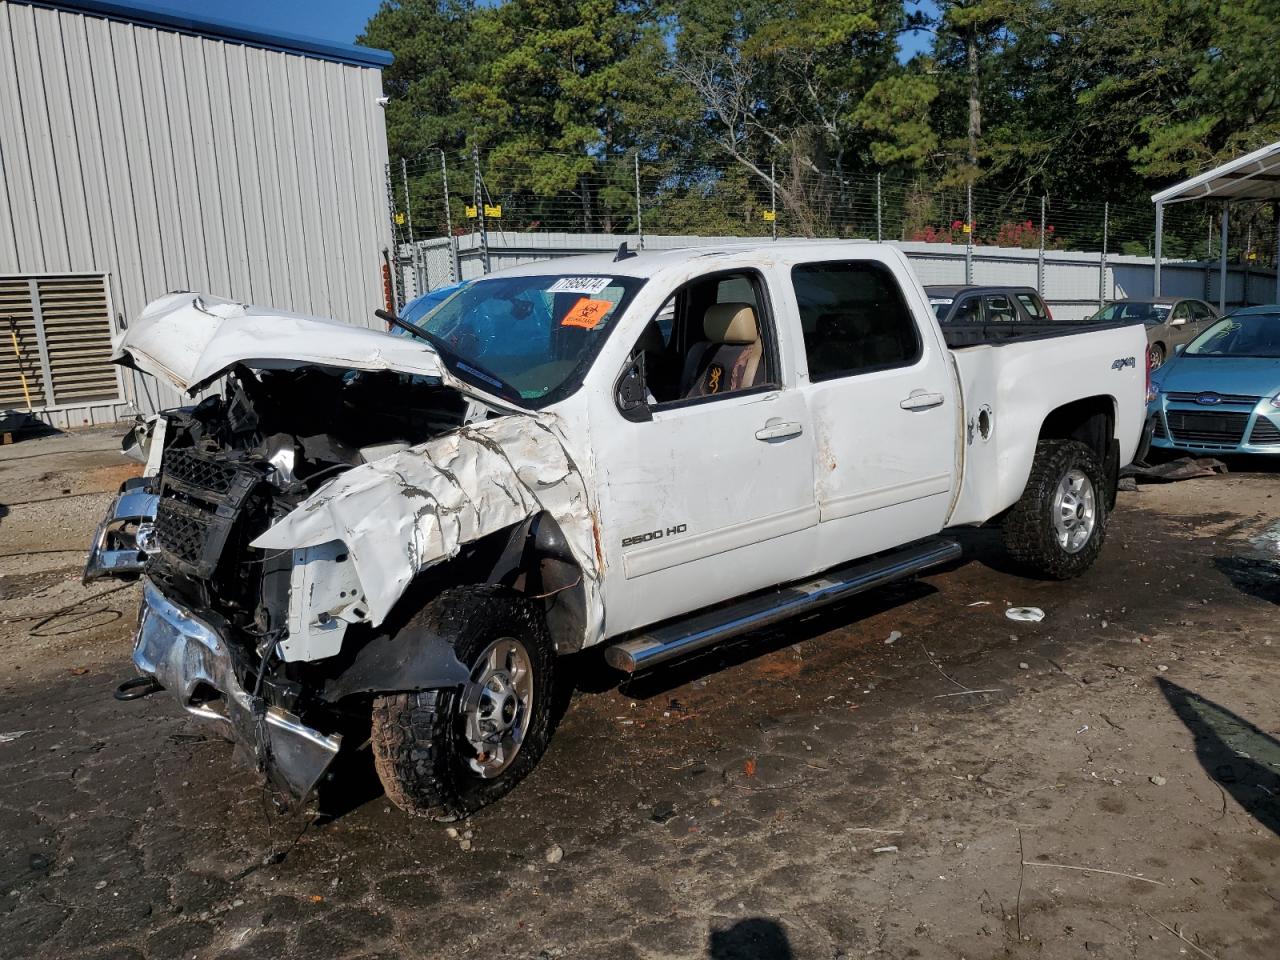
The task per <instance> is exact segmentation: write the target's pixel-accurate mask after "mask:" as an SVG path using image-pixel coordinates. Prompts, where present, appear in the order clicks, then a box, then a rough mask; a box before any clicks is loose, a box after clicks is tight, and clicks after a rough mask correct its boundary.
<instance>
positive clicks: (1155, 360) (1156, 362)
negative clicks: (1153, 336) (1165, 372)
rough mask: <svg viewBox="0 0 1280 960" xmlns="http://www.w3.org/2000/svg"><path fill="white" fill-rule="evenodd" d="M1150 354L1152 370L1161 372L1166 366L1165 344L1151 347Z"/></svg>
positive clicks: (1154, 344)
mask: <svg viewBox="0 0 1280 960" xmlns="http://www.w3.org/2000/svg"><path fill="white" fill-rule="evenodd" d="M1150 354H1151V369H1152V370H1159V369H1160V368H1161V367H1163V366H1164V361H1165V357H1166V355H1167V354H1166V351H1165V349H1164V344H1163V343H1153V344H1152V345H1151V350H1150Z"/></svg>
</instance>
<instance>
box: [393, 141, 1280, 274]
mask: <svg viewBox="0 0 1280 960" xmlns="http://www.w3.org/2000/svg"><path fill="white" fill-rule="evenodd" d="M759 169H760V170H761V171H763V172H764V173H765V174H767V175H766V176H763V177H762V176H761V175H759V174H758V173H756V172H753V171H751V170H748V169H746V168H745V167H743V166H740V165H732V164H715V163H707V162H697V161H692V160H687V159H672V160H654V159H646V158H644V157H637V156H635V155H634V154H632V155H626V156H616V157H611V158H607V159H599V158H593V157H582V156H564V155H557V154H543V155H539V156H538V157H536V158H532V159H529V158H522V159H519V160H512V159H504V158H502V157H500V156H488V155H485V154H478V155H473V154H449V153H445V152H441V151H437V152H435V153H433V154H432V153H429V154H426V155H423V156H418V157H414V158H406V159H403V160H397V161H393V162H392V163H391V164H390V165H389V169H388V187H389V193H390V197H391V204H392V208H393V220H394V224H395V236H396V240H397V242H398V243H404V242H408V241H409V240H411V239H424V238H427V237H442V236H447V235H449V234H451V233H452V234H454V235H460V234H465V233H470V232H474V231H476V230H478V229H479V227H480V225H481V224H482V223H483V225H484V227H485V229H486V230H487V231H488V232H489V233H496V234H520V233H537V232H548V231H556V232H564V233H612V234H618V235H620V236H627V235H632V236H639V235H642V234H645V233H648V234H671V235H699V236H742V237H752V236H759V237H774V236H776V237H842V238H855V237H857V238H870V239H883V240H899V241H917V242H926V243H927V242H938V243H960V244H972V245H974V246H998V247H1021V248H1030V249H1034V248H1038V247H1039V246H1041V245H1042V244H1043V246H1044V247H1045V249H1047V250H1072V251H1091V252H1103V253H1106V254H1131V255H1138V256H1150V255H1152V253H1153V252H1154V240H1155V219H1154V208H1153V206H1152V204H1151V202H1150V201H1149V199H1147V198H1134V199H1130V200H1124V201H1120V202H1106V201H1102V200H1098V201H1090V202H1080V201H1065V200H1061V199H1058V198H1055V197H1052V196H1049V197H1039V196H1035V195H1028V194H1014V193H1004V192H999V191H995V190H991V189H989V188H986V187H983V186H981V185H979V186H976V187H974V188H972V189H971V190H967V189H966V188H965V187H963V186H956V185H950V184H945V183H935V182H931V181H929V180H928V179H927V178H924V177H906V176H902V175H894V174H876V173H847V174H835V173H815V172H813V171H810V170H793V169H787V170H783V169H780V168H774V167H770V166H769V165H767V164H765V165H760V166H759ZM477 183H478V184H479V190H477V188H476V184H477ZM1240 207H1241V209H1240V210H1239V211H1236V210H1235V209H1234V208H1233V212H1232V214H1231V228H1230V231H1229V238H1228V239H1229V247H1230V250H1229V258H1230V259H1231V261H1232V262H1237V263H1238V262H1251V263H1254V264H1255V265H1258V266H1264V265H1271V266H1274V263H1275V251H1276V235H1275V220H1274V217H1273V216H1270V215H1268V214H1267V213H1266V212H1264V211H1262V210H1260V209H1256V205H1255V206H1253V207H1250V206H1248V205H1240ZM1217 213H1218V211H1217V209H1216V208H1210V207H1207V206H1203V205H1200V204H1180V205H1175V206H1171V207H1168V208H1166V212H1165V222H1164V242H1163V253H1164V255H1165V256H1166V257H1168V258H1170V259H1216V258H1217V256H1218V247H1217V244H1218V236H1219V235H1218V233H1217V231H1218V226H1217Z"/></svg>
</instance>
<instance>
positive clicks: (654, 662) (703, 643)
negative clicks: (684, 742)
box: [604, 538, 961, 673]
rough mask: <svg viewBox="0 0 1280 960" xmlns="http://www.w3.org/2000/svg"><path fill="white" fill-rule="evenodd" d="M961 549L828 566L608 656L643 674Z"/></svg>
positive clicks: (926, 544) (925, 547) (918, 546)
mask: <svg viewBox="0 0 1280 960" xmlns="http://www.w3.org/2000/svg"><path fill="white" fill-rule="evenodd" d="M960 553H961V550H960V544H958V543H956V542H955V541H954V540H945V539H942V538H934V539H929V540H922V541H919V542H917V543H915V544H912V545H911V546H909V547H904V548H902V549H900V550H895V551H893V552H892V553H885V554H880V555H879V556H876V557H870V558H867V559H864V560H859V561H857V562H855V563H851V564H847V565H846V566H843V567H837V568H836V569H834V570H828V571H827V572H826V573H824V574H823V575H821V576H819V577H816V578H815V579H813V580H809V581H806V582H804V583H798V584H792V585H791V586H786V587H779V588H778V589H776V590H770V591H767V592H765V593H758V594H754V595H753V596H750V597H748V598H747V599H745V600H739V601H737V602H735V603H732V604H730V605H728V606H723V607H715V608H713V609H711V610H708V611H706V612H703V613H696V614H694V615H693V616H691V617H688V618H686V619H683V620H678V621H675V622H670V623H666V624H662V625H660V626H658V627H654V628H651V629H650V630H649V631H647V632H646V633H643V634H641V635H640V636H637V637H633V638H632V639H630V640H624V641H623V642H621V643H617V644H614V645H613V646H610V647H608V648H606V649H605V652H604V658H605V660H606V661H607V662H608V664H609V666H611V667H613V668H615V669H617V670H622V671H624V672H626V673H638V672H639V671H641V670H647V669H649V668H650V667H656V666H658V665H659V664H662V663H666V662H667V661H669V660H674V659H676V658H677V657H683V656H687V655H688V654H691V653H695V652H697V651H699V650H705V649H706V648H707V647H710V646H714V645H715V644H717V643H720V642H721V641H723V640H728V639H729V638H731V637H736V636H739V635H741V634H744V633H747V632H749V631H751V630H758V629H760V628H761V627H766V626H769V625H770V624H773V623H777V622H778V621H780V620H785V619H787V618H788V617H792V616H795V615H796V614H798V613H801V612H808V611H810V610H813V609H816V608H817V607H821V606H825V605H826V604H829V603H835V602H836V601H837V600H844V599H846V598H847V597H852V596H853V595H855V594H858V593H862V592H864V591H866V590H872V589H874V588H876V587H879V586H883V585H885V584H887V583H892V582H893V581H895V580H902V579H904V578H906V577H910V576H912V575H914V574H917V573H920V572H921V571H922V570H927V569H928V568H930V567H936V566H938V565H939V564H942V563H947V562H948V561H951V560H955V559H956V558H958V557H959V556H960Z"/></svg>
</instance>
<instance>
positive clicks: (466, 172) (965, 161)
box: [362, 0, 1280, 254]
mask: <svg viewBox="0 0 1280 960" xmlns="http://www.w3.org/2000/svg"><path fill="white" fill-rule="evenodd" d="M929 9H930V11H931V12H930V14H929V16H931V17H933V20H932V22H931V23H928V24H926V25H927V26H928V27H929V28H930V29H931V30H932V31H933V33H934V38H935V39H934V43H933V46H932V49H931V50H930V51H929V53H928V54H925V55H921V56H917V57H915V58H913V59H912V60H911V61H910V62H908V63H906V64H903V63H900V62H899V59H898V55H897V54H898V49H899V47H898V40H899V36H900V34H901V32H902V31H903V30H905V29H910V28H912V27H915V26H920V25H921V23H922V22H923V21H924V20H925V19H927V17H926V16H925V14H923V13H922V12H921V8H920V7H919V6H918V5H917V4H916V3H914V2H912V0H498V2H486V3H483V4H480V3H477V2H476V0H384V3H383V5H382V7H381V8H380V9H379V10H378V12H377V13H376V14H375V15H374V17H373V18H372V19H371V20H370V22H369V24H368V27H367V28H366V31H365V33H364V35H363V37H362V41H363V42H365V43H368V44H371V45H374V46H381V47H386V48H388V49H390V50H391V51H392V52H393V53H394V54H395V57H396V59H395V63H394V64H393V65H392V66H391V67H390V68H389V69H388V70H387V71H386V72H385V74H384V82H385V85H386V88H387V92H388V93H389V94H390V96H391V102H390V103H389V105H388V107H387V124H388V136H389V138H390V145H391V155H392V157H393V158H397V159H398V158H399V157H408V158H417V159H416V160H415V162H414V163H413V164H412V166H411V168H410V170H409V180H410V184H409V189H410V193H411V194H412V195H413V196H414V197H415V198H416V199H415V201H414V206H415V207H418V206H419V205H423V206H426V207H429V208H430V209H432V210H442V209H443V207H442V204H441V203H440V199H439V194H440V191H441V188H442V180H441V177H440V175H439V154H438V153H432V151H434V150H443V151H444V152H445V153H446V154H447V155H448V157H449V162H450V181H451V183H452V184H453V193H454V197H455V204H456V209H455V225H456V224H457V222H458V221H459V220H460V219H461V216H462V214H461V206H462V204H463V203H464V202H469V201H470V200H471V199H472V198H471V194H472V186H471V180H472V173H471V170H470V164H469V162H468V156H467V153H468V151H469V150H470V149H471V148H472V147H475V148H478V149H479V150H480V152H481V155H482V157H483V166H484V172H485V185H486V188H487V190H488V191H489V194H490V196H491V197H493V198H495V199H500V198H507V203H508V206H510V208H511V209H513V210H514V209H517V208H518V209H519V210H520V211H521V214H520V216H519V217H518V218H514V219H513V218H510V217H509V218H507V220H505V221H504V223H503V228H504V229H508V228H509V229H534V228H536V227H537V226H538V225H540V224H545V223H548V222H552V221H555V222H557V223H564V222H568V218H574V219H573V220H572V222H573V224H574V225H575V226H577V227H580V228H591V229H614V230H619V229H631V228H632V227H633V226H634V222H633V221H634V218H635V213H634V188H635V184H634V178H633V170H632V166H631V164H632V163H633V160H632V158H633V157H639V160H640V164H641V177H642V179H643V180H644V181H645V183H646V184H647V190H646V201H645V202H646V203H647V204H649V205H650V207H651V209H650V210H649V212H648V213H646V221H647V223H646V226H647V227H649V228H650V229H654V230H658V229H685V230H687V229H693V230H696V231H698V232H701V233H719V232H733V233H743V232H758V233H767V232H768V231H769V229H770V227H769V226H768V225H767V224H766V223H765V222H764V221H763V220H762V212H763V211H764V210H765V209H767V208H768V203H769V200H768V198H769V194H770V192H771V191H772V192H773V193H774V195H775V196H776V198H777V206H778V208H779V210H780V211H782V213H781V214H780V217H779V225H780V228H781V225H782V223H784V222H785V224H786V227H785V230H786V231H795V232H799V233H817V232H838V231H845V232H849V231H853V232H859V231H860V232H862V233H867V232H870V230H872V229H873V224H871V223H870V222H869V221H867V220H866V218H865V217H862V219H861V220H858V219H857V217H853V221H854V225H853V226H850V223H851V219H850V218H851V216H852V215H850V214H849V213H848V211H849V210H852V209H855V206H856V204H865V202H866V197H865V195H858V196H854V192H856V191H854V187H853V186H852V184H854V183H855V182H863V183H865V182H868V181H867V178H869V177H872V176H873V175H874V174H875V173H877V172H883V173H884V174H885V175H886V176H887V177H893V178H896V182H899V183H903V184H905V183H908V182H909V183H912V184H913V186H912V187H911V189H910V190H909V191H908V192H907V193H906V194H904V196H903V198H902V201H901V204H902V205H901V216H902V220H901V223H902V227H901V230H902V232H903V233H904V234H906V235H914V234H915V233H922V232H928V231H929V230H933V231H934V232H935V233H936V232H938V231H945V230H947V229H949V227H948V226H947V225H948V224H949V223H951V222H952V220H954V219H955V213H956V203H955V197H956V196H957V193H956V190H957V189H958V190H959V191H960V193H959V195H961V196H962V195H963V187H964V186H966V185H972V186H973V188H974V189H975V190H979V191H982V192H983V193H984V195H985V196H987V197H997V198H1000V201H999V203H998V204H996V205H994V206H992V208H991V209H990V210H984V212H983V216H982V217H981V218H980V223H981V229H982V230H984V231H986V232H988V233H989V232H991V231H990V229H989V228H990V226H991V225H992V224H1001V223H1008V224H1012V225H1017V224H1021V223H1024V221H1025V216H1026V214H1027V212H1028V211H1029V210H1032V209H1035V208H1036V206H1037V205H1038V200H1039V197H1040V196H1041V195H1042V194H1047V195H1049V196H1050V197H1052V198H1054V202H1055V203H1056V204H1058V206H1059V209H1063V208H1065V207H1070V208H1071V209H1079V210H1085V209H1086V208H1087V209H1089V210H1090V211H1093V212H1091V213H1090V214H1089V215H1088V217H1086V216H1085V215H1084V214H1083V213H1082V214H1081V215H1080V217H1081V219H1080V223H1079V224H1078V225H1076V226H1075V227H1073V225H1072V223H1071V222H1070V220H1069V219H1068V220H1064V221H1063V223H1062V224H1061V228H1062V230H1061V231H1060V233H1059V236H1063V235H1064V233H1063V231H1067V230H1074V231H1075V232H1074V233H1073V234H1072V236H1074V237H1078V238H1085V237H1087V238H1088V241H1089V242H1091V243H1097V242H1100V241H1101V218H1100V217H1099V216H1096V215H1095V214H1096V212H1097V208H1098V207H1099V206H1100V205H1101V203H1102V202H1103V201H1104V200H1109V201H1112V202H1113V204H1114V203H1116V202H1117V201H1124V202H1127V203H1131V204H1133V205H1134V209H1133V212H1132V214H1129V213H1126V214H1125V215H1124V216H1122V217H1121V218H1120V220H1119V221H1118V222H1113V232H1112V235H1111V236H1112V238H1113V239H1114V240H1115V241H1116V248H1118V247H1119V246H1120V245H1121V244H1122V243H1127V244H1128V245H1129V248H1130V249H1133V250H1135V251H1137V250H1139V249H1141V250H1142V251H1144V252H1145V250H1146V249H1147V248H1148V245H1149V243H1150V240H1149V237H1148V236H1147V234H1148V233H1149V230H1150V217H1149V210H1150V208H1149V204H1146V203H1145V201H1142V200H1141V198H1143V197H1144V196H1145V195H1148V194H1149V193H1151V192H1152V191H1153V190H1154V189H1158V188H1160V187H1163V186H1167V185H1168V184H1169V183H1171V182H1173V181H1175V180H1177V179H1179V178H1182V177H1184V176H1186V175H1188V174H1191V173H1194V172H1196V171H1198V170H1200V169H1203V168H1205V167H1206V166H1208V165H1211V164H1213V163H1217V162H1221V161H1223V160H1225V159H1227V158H1229V157H1232V156H1236V155H1238V154H1240V153H1242V152H1244V151H1246V150H1249V149H1253V148H1256V147H1258V146H1260V145H1262V144H1264V143H1269V142H1272V141H1275V140H1278V139H1280V71H1278V70H1277V69H1276V54H1277V52H1278V51H1280V17H1278V16H1277V15H1276V7H1275V0H1128V2H1125V3H1120V2H1117V0H939V2H937V3H936V4H933V5H931V7H930V8H929ZM934 11H936V13H935V12H934ZM771 171H772V174H771ZM859 178H861V180H859ZM922 184H932V185H933V187H932V188H930V189H932V190H933V194H932V195H931V194H930V189H925V188H924V187H923V186H921V185H922ZM939 191H941V193H946V194H947V196H948V198H949V199H947V200H946V202H945V203H942V202H941V201H940V200H939V196H940V195H941V194H940V193H939ZM711 192H714V194H715V197H716V203H715V204H713V205H712V204H708V202H707V197H708V195H709V193H711ZM864 193H865V191H864ZM944 207H945V209H944ZM857 209H862V208H860V207H859V208H857ZM962 209H963V207H961V210H962ZM833 211H835V212H840V213H841V216H839V217H836V216H834V215H833ZM858 216H861V215H860V214H859V215H858ZM961 216H963V213H961ZM1085 220H1087V221H1088V222H1087V223H1085ZM430 228H431V229H442V226H438V225H435V224H432V225H431V227H430ZM1012 229H1013V228H1012V227H1011V228H1010V230H1011V231H1012ZM1170 229H1171V231H1172V235H1171V237H1170V239H1169V240H1168V241H1167V246H1166V249H1168V250H1170V251H1171V252H1172V251H1177V250H1183V249H1185V250H1187V251H1188V252H1194V253H1197V254H1199V253H1202V252H1203V251H1204V250H1205V240H1204V238H1205V236H1206V233H1205V230H1206V225H1205V220H1204V217H1203V214H1197V215H1196V216H1187V217H1184V218H1172V219H1171V221H1170ZM1116 230H1118V231H1120V233H1117V232H1115V231H1116ZM1013 232H1016V231H1013ZM1013 240H1014V241H1016V242H1017V243H1022V242H1023V240H1022V239H1018V238H1013ZM1059 242H1060V241H1059Z"/></svg>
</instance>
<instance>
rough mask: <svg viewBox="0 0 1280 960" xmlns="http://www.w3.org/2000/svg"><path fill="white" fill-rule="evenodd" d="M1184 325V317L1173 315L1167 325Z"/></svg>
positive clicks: (1185, 320) (1185, 319)
mask: <svg viewBox="0 0 1280 960" xmlns="http://www.w3.org/2000/svg"><path fill="white" fill-rule="evenodd" d="M1186 325H1187V318H1186V317H1174V318H1173V319H1172V320H1170V321H1169V326H1171V327H1185V326H1186Z"/></svg>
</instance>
